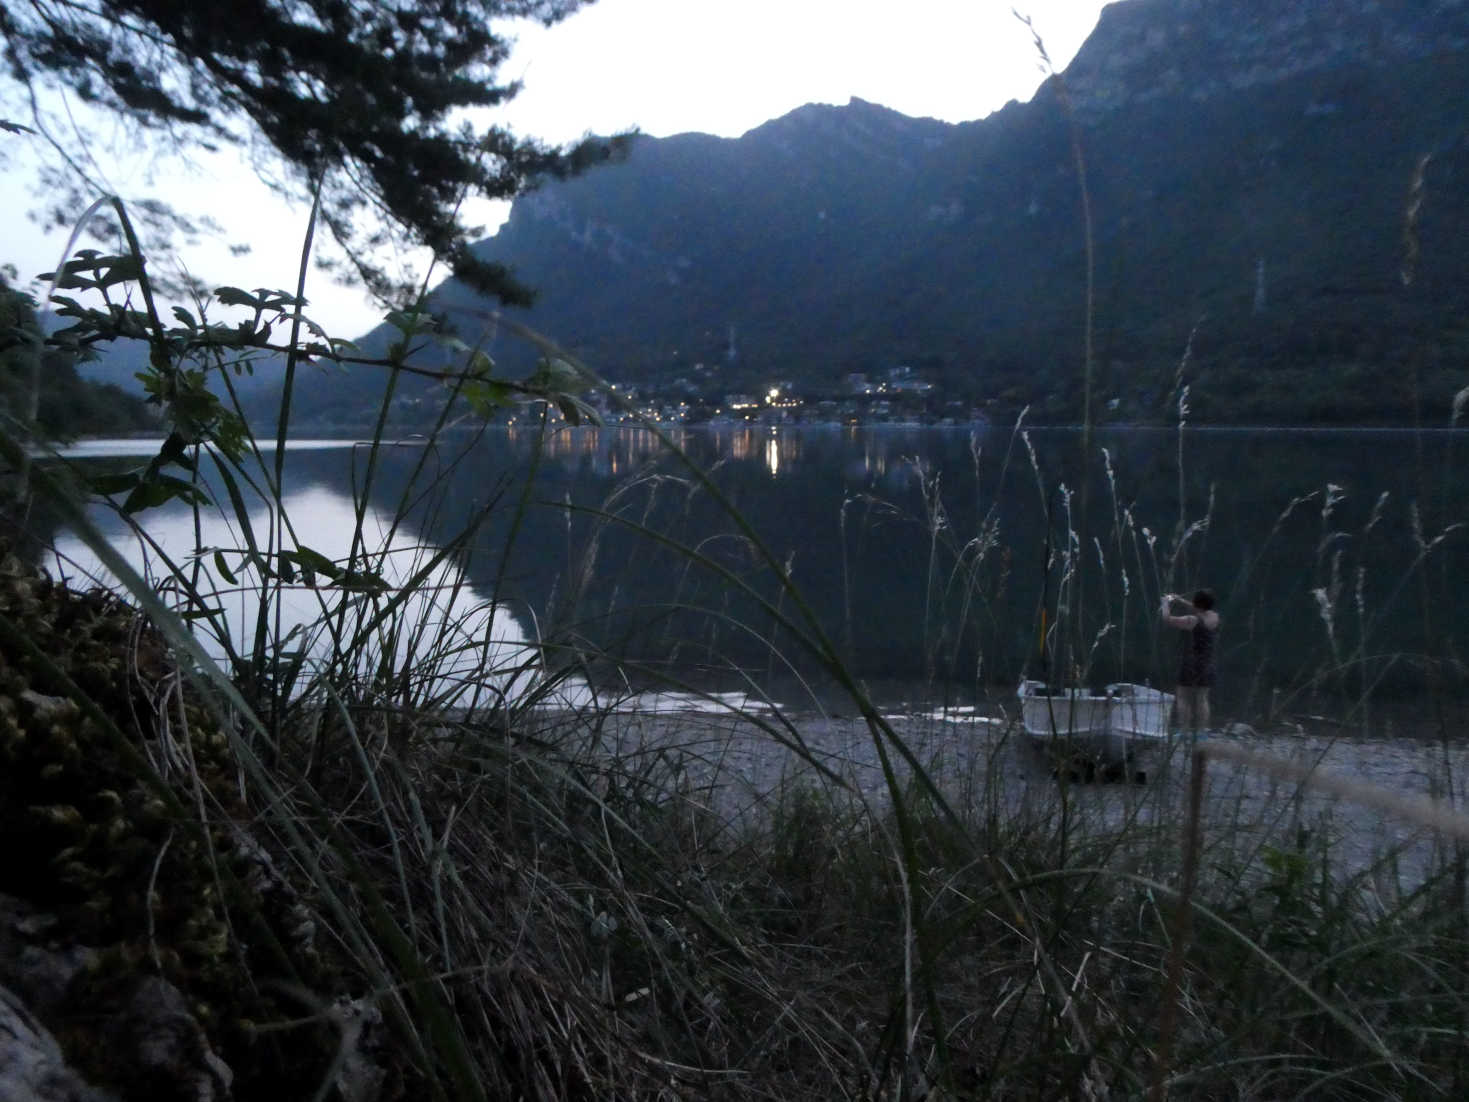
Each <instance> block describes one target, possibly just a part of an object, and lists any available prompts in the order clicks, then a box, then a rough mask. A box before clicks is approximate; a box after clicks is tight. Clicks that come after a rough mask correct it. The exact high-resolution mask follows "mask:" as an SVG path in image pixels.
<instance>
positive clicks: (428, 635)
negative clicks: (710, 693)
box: [56, 485, 762, 712]
mask: <svg viewBox="0 0 1469 1102" xmlns="http://www.w3.org/2000/svg"><path fill="white" fill-rule="evenodd" d="M283 511H284V515H285V516H286V517H287V518H289V520H290V523H291V525H292V527H293V529H294V531H295V532H296V534H297V536H298V537H299V540H300V544H301V545H303V546H306V547H309V548H310V549H311V550H313V551H316V552H318V553H319V554H321V555H323V556H325V557H326V558H328V559H330V560H332V561H333V562H334V563H336V564H338V565H341V566H345V565H346V564H347V562H348V560H349V557H350V556H351V554H352V546H351V544H352V534H353V532H354V531H355V530H356V516H355V510H354V505H353V502H352V500H351V499H350V498H349V497H346V496H344V495H342V494H339V493H336V492H333V491H332V490H330V489H328V488H326V487H324V486H320V485H316V486H311V487H309V488H305V489H302V490H298V491H296V492H294V493H289V494H288V495H287V496H286V499H285V502H284V508H283ZM91 519H92V520H93V522H94V523H95V524H96V525H97V526H98V527H99V528H100V529H101V530H102V532H103V533H104V534H105V535H106V536H107V538H108V540H109V541H110V542H111V543H112V545H113V546H114V547H115V548H116V549H117V550H119V551H120V552H122V554H123V556H124V558H125V559H126V560H127V562H128V564H129V565H130V566H131V567H132V568H133V569H134V570H136V571H137V572H138V573H139V574H140V575H141V576H142V577H144V578H145V579H147V580H148V581H149V582H150V583H152V584H153V585H154V586H155V587H158V586H159V584H160V583H162V582H164V581H166V580H167V579H168V576H169V571H168V566H167V564H166V563H165V561H164V559H163V556H167V558H168V559H171V560H173V562H175V563H176V564H178V565H179V567H180V569H181V570H182V571H183V572H184V574H185V576H186V577H193V576H194V572H195V570H196V569H197V572H198V580H197V583H196V587H197V589H198V591H199V592H200V593H201V594H204V595H205V596H206V598H207V601H208V604H209V605H210V606H211V607H216V608H218V609H220V610H221V613H222V615H221V616H216V617H214V618H211V619H210V620H208V621H206V620H196V621H195V625H196V632H197V633H198V634H199V638H200V643H201V644H202V645H203V647H204V650H205V652H206V653H207V654H208V655H209V656H210V657H211V658H212V659H213V660H214V661H215V662H217V663H219V664H221V666H223V665H225V663H226V662H227V648H226V646H225V640H228V643H229V649H233V651H234V652H235V653H237V654H243V655H248V654H249V653H250V652H251V650H252V646H253V642H254V633H255V630H256V624H257V618H258V612H259V608H260V589H259V578H258V575H257V574H255V572H254V571H252V570H251V569H250V568H249V566H248V563H247V561H246V556H247V550H248V546H249V545H248V541H247V540H246V539H245V536H244V533H243V532H242V531H240V530H239V526H238V524H237V522H236V520H235V518H234V517H233V516H229V517H226V516H224V515H222V514H220V513H218V512H214V511H210V510H201V512H200V515H199V521H198V523H199V531H198V533H197V539H198V543H197V545H196V542H195V540H196V531H195V520H194V516H193V514H192V513H191V512H190V511H189V510H188V509H186V508H184V507H182V506H170V507H165V508H161V509H156V510H152V511H150V512H148V513H147V514H145V515H144V517H143V519H144V521H145V522H146V526H147V532H148V535H149V536H150V537H151V539H152V541H153V542H154V543H156V545H157V547H156V548H155V547H154V546H152V545H150V544H149V543H147V542H145V541H144V540H142V539H141V538H139V537H137V536H136V535H134V534H132V533H130V532H128V531H127V530H126V529H125V528H124V526H123V525H122V524H121V523H120V522H119V521H118V520H117V518H116V517H115V516H114V515H113V514H111V513H110V512H108V511H106V510H104V509H102V508H94V509H93V510H92V511H91ZM249 523H250V527H251V531H252V533H253V537H254V539H255V541H256V543H257V545H263V544H264V542H265V539H266V535H267V533H268V531H269V527H270V517H269V514H268V513H267V511H266V510H265V509H264V508H263V507H261V508H259V509H257V510H255V511H253V512H251V513H250V514H249ZM362 531H363V533H364V539H365V540H366V542H367V544H368V546H369V547H370V548H371V549H372V550H371V554H370V558H369V559H368V560H367V568H368V569H371V570H373V571H375V572H376V573H377V574H378V575H379V576H380V577H381V578H382V580H383V581H384V582H385V583H386V585H387V590H386V592H384V593H383V594H380V595H379V596H378V597H376V598H373V597H370V596H367V595H365V594H361V593H348V592H344V591H342V590H340V589H335V588H332V587H330V586H328V585H326V584H325V581H324V579H323V580H322V582H323V584H321V585H319V586H312V585H308V584H305V582H304V581H303V580H302V579H301V578H300V577H299V576H298V578H297V580H296V582H295V583H294V584H282V585H281V586H280V588H279V596H278V601H279V605H278V608H279V627H278V629H277V628H276V627H275V625H274V624H273V623H272V624H271V625H270V626H269V628H268V630H278V631H279V633H280V636H281V638H282V639H283V640H285V642H284V644H283V647H282V649H283V650H284V651H287V652H290V653H296V652H304V653H305V655H306V658H305V663H304V664H305V667H306V668H308V669H313V670H316V671H325V670H326V669H327V668H328V666H329V662H330V659H331V656H332V655H333V653H334V652H337V651H339V650H340V649H341V648H339V647H337V646H336V645H335V643H334V639H343V640H347V639H352V638H354V637H360V638H362V639H363V640H364V645H362V646H359V647H353V648H349V650H350V652H351V653H353V654H354V655H355V661H354V663H353V666H352V668H351V670H350V672H351V673H352V674H353V675H354V676H355V677H356V678H358V679H359V680H361V681H363V682H365V681H367V680H369V679H371V678H373V677H374V676H375V675H376V674H378V672H379V671H380V669H381V667H382V658H383V656H384V655H385V654H391V655H392V658H393V666H392V668H393V670H394V671H395V672H396V673H398V674H399V675H400V676H401V675H405V674H406V675H409V676H411V677H412V679H413V682H414V688H415V689H416V690H418V691H417V693H416V694H415V695H416V697H417V698H419V699H432V700H433V701H434V702H435V703H436V705H437V706H439V707H444V708H457V707H469V706H481V707H483V706H492V705H494V704H495V703H497V702H498V701H501V700H504V701H509V702H524V701H526V700H527V699H528V698H529V699H531V700H533V701H534V702H535V703H536V704H538V705H543V706H546V707H551V708H559V709H582V708H587V707H592V706H598V707H608V706H613V705H615V706H617V707H619V708H623V709H626V710H636V711H643V712H649V711H655V712H669V711H701V710H722V709H723V708H725V707H760V706H762V705H760V704H758V703H757V702H754V701H751V700H748V699H747V698H746V697H745V696H744V695H743V694H723V695H719V696H715V697H711V698H700V697H696V696H693V695H691V694H686V693H638V694H633V693H623V694H621V695H620V696H618V697H614V698H613V699H612V700H610V701H609V698H608V694H607V692H606V691H605V690H603V691H600V692H599V691H597V690H595V689H594V688H593V687H592V686H591V685H590V684H588V682H587V681H586V680H585V679H583V678H580V677H568V678H562V679H559V680H558V681H557V682H556V683H555V684H554V686H547V685H545V684H544V683H543V682H542V676H543V670H542V666H541V661H540V657H541V656H540V650H539V648H538V647H537V646H536V645H535V643H534V642H533V641H532V639H531V636H530V634H529V633H528V632H527V630H526V627H525V625H524V623H523V622H522V620H521V619H520V618H519V617H517V616H516V615H515V613H514V612H513V611H512V610H511V609H510V608H508V607H507V606H506V605H505V604H503V603H498V604H497V603H496V602H494V601H492V600H491V599H490V598H489V597H488V596H486V595H485V594H484V593H482V592H481V591H479V590H477V589H476V588H475V587H474V586H473V585H472V584H471V583H470V582H469V580H468V579H467V578H466V577H465V576H464V575H463V574H462V572H460V571H459V570H457V569H456V567H455V564H454V563H453V561H452V560H451V559H448V558H445V559H444V560H441V561H439V562H437V563H436V562H434V558H435V555H436V554H437V552H438V548H436V547H434V546H432V545H430V544H426V543H423V542H421V541H419V540H417V539H416V538H415V537H414V536H413V534H412V533H410V532H407V531H405V530H404V529H402V528H394V527H393V526H392V524H391V520H390V518H389V517H388V516H387V515H386V514H384V513H382V512H380V511H378V510H376V509H372V508H369V509H367V511H366V513H365V514H364V517H363V522H362ZM196 546H198V547H199V548H201V553H200V554H199V555H198V556H197V557H194V558H191V557H192V556H193V553H194V549H195V547H196ZM216 553H218V556H219V557H220V558H222V559H223V560H224V563H225V566H226V567H227V568H228V570H229V573H231V574H233V575H234V576H235V578H236V582H235V583H231V582H230V581H229V580H228V579H227V578H226V577H225V576H224V574H223V573H222V572H221V571H220V570H219V567H218V564H217V561H216ZM362 555H363V552H362V551H361V550H360V549H359V551H358V559H357V568H358V569H362V568H363V567H362V562H363V560H362ZM56 556H57V558H58V559H59V561H60V563H61V564H62V572H63V573H64V574H65V576H66V577H67V578H68V579H69V580H70V581H71V584H72V585H73V586H80V585H82V584H83V583H82V581H81V579H87V580H88V582H89V583H91V584H97V585H103V586H107V587H110V588H116V587H117V581H116V578H115V577H114V576H113V575H112V574H111V573H110V572H109V571H108V570H107V569H106V568H105V567H104V566H103V565H102V562H101V560H100V559H99V558H98V557H97V556H96V555H95V554H94V553H93V552H92V550H91V549H90V548H89V547H88V546H87V545H86V544H85V543H83V542H82V541H81V540H80V539H79V538H77V537H76V536H74V535H70V534H67V535H63V536H61V537H59V538H58V539H57V541H56ZM420 574H422V575H423V576H422V577H421V578H419V575H420ZM414 579H418V580H417V582H416V584H415V586H414V588H413V590H412V592H411V595H410V596H408V597H407V598H406V599H405V600H404V601H403V603H402V604H401V605H399V606H398V607H397V608H396V609H395V610H394V611H393V612H392V613H391V615H389V616H387V617H385V618H383V620H382V622H380V623H376V622H375V621H376V620H377V619H378V613H379V612H380V611H381V609H382V608H383V606H384V605H386V604H387V603H388V602H389V600H390V599H391V598H392V597H393V596H395V595H397V594H399V593H400V592H401V591H402V590H403V589H404V587H405V586H407V585H409V584H410V583H412V582H414ZM252 582H253V584H252ZM162 592H163V593H164V594H165V598H166V597H167V594H169V593H176V592H177V587H176V586H172V585H166V586H163V587H162ZM174 603H175V604H176V605H177V606H178V608H179V611H181V612H182V611H185V606H184V604H183V602H182V601H176V602H174ZM220 621H223V623H222V624H221V623H220ZM206 625H208V626H206ZM530 694H535V695H534V696H533V697H532V696H530Z"/></svg>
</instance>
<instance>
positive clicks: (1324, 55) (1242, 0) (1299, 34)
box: [1065, 0, 1469, 118]
mask: <svg viewBox="0 0 1469 1102" xmlns="http://www.w3.org/2000/svg"><path fill="white" fill-rule="evenodd" d="M1466 13H1469V4H1466V0H1390V2H1380V0H1325V2H1323V0H1299V2H1295V0H1288V2H1280V0H1121V2H1119V3H1115V4H1111V5H1109V6H1108V7H1106V8H1105V9H1103V11H1102V17H1101V19H1100V20H1099V21H1098V23H1097V29H1096V30H1095V31H1094V32H1093V33H1092V35H1091V37H1090V38H1088V39H1087V41H1086V44H1085V45H1084V46H1083V47H1082V48H1081V51H1080V52H1079V53H1078V54H1077V55H1076V58H1075V60H1073V61H1072V63H1071V65H1070V66H1069V67H1068V68H1067V70H1066V73H1065V80H1066V87H1067V91H1068V93H1069V94H1070V96H1071V100H1072V103H1073V105H1074V106H1075V108H1076V109H1077V111H1078V113H1079V114H1081V115H1083V116H1086V117H1092V118H1095V117H1097V116H1100V115H1105V114H1107V113H1109V112H1112V111H1117V110H1121V109H1124V108H1127V107H1129V106H1135V105H1137V104H1140V103H1146V102H1148V101H1151V100H1157V99H1161V98H1167V97H1174V96H1184V97H1188V98H1190V99H1193V100H1200V101H1201V100H1208V99H1212V98H1215V97H1217V96H1221V95H1227V94H1229V93H1237V92H1240V91H1243V90H1245V89H1248V88H1253V87H1256V86H1258V85H1264V84H1272V83H1276V82H1279V81H1282V80H1285V79H1287V78H1290V77H1295V76H1299V75H1301V74H1304V73H1309V72H1313V71H1317V70H1323V69H1329V68H1332V67H1335V66H1338V65H1344V64H1368V65H1372V66H1390V65H1404V64H1412V63H1413V62H1415V61H1418V60H1421V59H1424V58H1428V57H1432V56H1434V55H1437V54H1442V53H1456V52H1463V51H1464V50H1465V49H1466V48H1469V30H1466V26H1465V16H1466ZM1328 109H1329V108H1328Z"/></svg>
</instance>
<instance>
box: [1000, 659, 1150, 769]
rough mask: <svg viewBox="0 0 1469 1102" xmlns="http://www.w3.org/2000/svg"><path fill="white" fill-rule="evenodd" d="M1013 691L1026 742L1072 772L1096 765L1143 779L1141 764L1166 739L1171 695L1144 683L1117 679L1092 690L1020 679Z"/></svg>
mask: <svg viewBox="0 0 1469 1102" xmlns="http://www.w3.org/2000/svg"><path fill="white" fill-rule="evenodd" d="M1016 695H1017V696H1018V697H1019V698H1020V722H1021V725H1022V726H1023V727H1024V728H1025V733H1026V734H1027V735H1028V736H1029V737H1030V740H1031V741H1032V742H1033V743H1034V744H1035V745H1036V746H1037V747H1038V748H1040V749H1041V750H1043V751H1044V752H1045V753H1046V754H1047V755H1049V756H1050V757H1051V758H1052V760H1053V761H1055V762H1057V763H1058V764H1060V763H1063V762H1064V763H1066V764H1067V765H1069V766H1070V768H1071V771H1072V772H1081V773H1083V774H1084V775H1086V776H1091V775H1092V774H1093V772H1094V771H1095V770H1096V769H1098V768H1101V769H1103V770H1112V771H1117V772H1122V773H1128V774H1131V775H1132V776H1133V777H1134V778H1135V779H1145V774H1143V773H1142V766H1144V765H1145V764H1146V763H1147V761H1148V759H1149V758H1150V757H1151V756H1152V752H1153V751H1154V750H1155V749H1156V748H1157V747H1159V746H1162V745H1164V744H1166V743H1167V741H1168V714H1169V712H1170V711H1171V710H1172V708H1173V696H1172V694H1171V693H1165V692H1163V691H1161V690H1159V689H1154V688H1151V687H1150V686H1147V685H1133V684H1131V683H1128V682H1123V683H1120V684H1116V685H1108V686H1107V687H1106V689H1104V690H1103V691H1102V692H1101V693H1093V692H1090V691H1089V690H1087V689H1048V688H1047V687H1046V685H1045V683H1044V682H1042V681H1022V682H1021V683H1020V688H1019V690H1017V693H1016Z"/></svg>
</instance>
